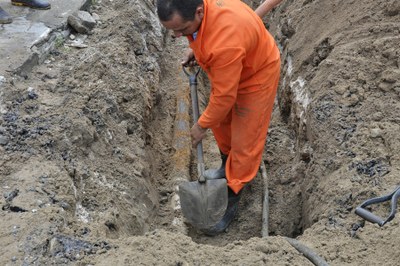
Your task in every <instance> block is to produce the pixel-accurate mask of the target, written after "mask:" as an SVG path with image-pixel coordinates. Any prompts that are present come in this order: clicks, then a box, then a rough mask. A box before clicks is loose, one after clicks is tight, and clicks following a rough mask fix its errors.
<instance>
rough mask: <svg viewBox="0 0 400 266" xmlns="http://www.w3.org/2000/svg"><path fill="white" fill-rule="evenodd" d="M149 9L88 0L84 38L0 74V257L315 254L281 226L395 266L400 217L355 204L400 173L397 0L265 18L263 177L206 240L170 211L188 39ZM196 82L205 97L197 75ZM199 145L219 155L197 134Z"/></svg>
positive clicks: (87, 261)
mask: <svg viewBox="0 0 400 266" xmlns="http://www.w3.org/2000/svg"><path fill="white" fill-rule="evenodd" d="M248 4H249V5H250V6H251V7H252V8H255V7H256V6H257V5H258V4H259V3H255V2H248ZM154 10H155V8H154V3H153V2H151V1H147V0H135V1H130V0H102V1H96V2H95V3H94V4H93V5H92V6H91V7H90V10H89V11H90V12H92V13H96V14H98V15H99V17H100V21H99V22H98V24H97V26H96V28H95V30H94V31H93V33H92V34H91V35H88V36H87V39H86V40H85V44H86V45H87V47H86V48H80V49H79V48H74V47H71V46H69V45H68V43H69V42H70V40H69V39H66V40H65V42H64V43H60V44H59V45H58V46H57V49H56V50H54V51H53V52H52V53H51V54H50V56H49V57H48V59H47V60H46V61H45V62H43V64H40V65H38V66H37V67H35V68H34V69H33V70H32V72H31V73H30V74H29V75H28V76H27V77H25V78H22V77H19V76H18V75H13V74H12V73H9V75H8V76H6V77H5V80H2V81H0V82H2V83H3V85H2V91H0V96H1V101H0V111H1V117H0V144H1V145H0V153H1V154H2V156H1V158H0V187H1V192H2V197H1V200H0V205H1V206H2V209H1V210H0V215H1V227H0V237H1V241H0V243H1V244H0V250H1V251H0V264H1V265H56V264H58V265H313V263H312V262H311V261H310V260H309V259H307V258H306V257H305V256H304V255H303V254H301V253H300V252H299V251H298V250H297V249H295V248H294V247H293V246H292V245H291V244H290V243H289V242H288V241H287V238H294V239H296V240H298V241H300V243H302V244H303V245H305V246H306V247H308V248H310V249H311V250H312V251H314V252H315V254H317V255H319V256H320V257H321V258H322V259H323V260H325V261H326V262H327V263H328V264H329V265H399V261H398V258H399V255H400V249H399V246H400V237H399V235H400V229H399V225H400V223H399V222H400V218H399V216H395V218H394V219H393V220H392V221H390V222H388V223H387V224H385V225H384V226H382V227H380V226H379V225H377V224H373V223H370V222H366V221H365V220H363V219H362V218H361V217H359V216H357V215H356V214H355V213H354V210H355V208H356V207H357V206H359V205H360V204H361V203H362V202H363V201H365V200H367V199H370V198H372V197H376V196H382V195H386V194H389V193H390V192H392V191H393V190H394V189H395V188H396V187H397V186H398V185H399V184H400V178H399V176H400V156H399V152H398V151H399V150H400V133H399V132H400V117H399V113H400V59H399V58H400V57H399V56H400V50H399V47H400V4H399V1H396V0H384V1H383V0H374V1H373V0H363V1H339V0H329V1H328V0H301V1H293V0H286V1H283V2H282V3H281V5H280V6H279V7H277V8H275V9H274V10H273V11H272V12H271V13H270V14H269V15H268V16H267V17H265V18H264V22H265V25H266V27H267V29H268V30H269V31H270V32H271V33H272V34H273V35H274V36H275V38H276V41H277V43H278V45H279V48H280V50H281V55H282V75H281V82H280V85H279V92H278V96H277V99H276V106H275V109H274V113H273V118H272V122H271V125H270V129H269V133H268V140H267V144H266V148H265V153H264V159H263V162H264V163H265V165H266V169H267V177H268V178H267V179H268V180H267V181H268V182H265V180H264V179H263V178H262V175H261V174H258V175H257V176H256V177H255V179H254V181H253V182H252V183H250V184H249V185H248V186H247V187H245V189H244V191H243V198H242V200H241V202H240V206H239V213H238V216H237V217H236V219H235V220H234V221H233V223H232V225H231V226H230V227H229V230H228V231H227V232H225V233H223V234H221V235H219V236H216V237H207V236H204V235H203V234H202V233H201V232H198V231H196V230H195V229H194V228H191V226H190V225H188V224H186V223H185V220H184V218H183V217H182V214H181V213H180V208H179V199H177V196H176V187H177V184H179V182H182V181H183V180H189V179H195V178H196V160H195V156H194V153H193V152H192V151H191V150H190V144H189V140H188V128H189V127H190V124H191V123H192V122H191V121H190V104H189V93H188V80H187V77H186V76H185V75H184V74H183V73H182V71H181V68H180V60H181V57H182V55H183V51H184V49H185V47H186V45H187V43H186V41H185V40H184V39H174V38H172V37H171V33H170V32H168V31H165V29H163V28H162V27H161V25H160V24H159V22H158V20H157V17H156V14H155V11H154ZM199 91H200V100H201V102H200V105H201V108H204V106H205V105H206V104H207V99H208V93H209V84H208V81H207V77H206V76H205V75H204V74H201V75H200V77H199ZM204 146H205V160H206V162H205V163H206V167H207V168H211V167H217V166H218V164H219V161H218V149H217V148H216V146H215V142H214V140H213V137H212V134H211V132H210V133H209V134H208V136H207V138H206V140H205V141H204ZM265 191H268V202H265V201H264V200H263V198H264V195H265ZM266 206H267V209H268V214H269V219H268V221H264V223H263V220H262V213H263V207H264V208H265V207H266ZM369 210H370V211H371V212H373V213H375V214H376V215H378V216H381V217H383V218H385V217H387V215H388V214H389V212H390V205H389V204H388V203H387V202H386V203H382V204H376V205H373V206H372V207H371V208H370V209H369ZM265 228H268V236H266V235H265V234H264V237H263V235H262V230H263V229H265Z"/></svg>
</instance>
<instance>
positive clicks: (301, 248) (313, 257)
mask: <svg viewBox="0 0 400 266" xmlns="http://www.w3.org/2000/svg"><path fill="white" fill-rule="evenodd" d="M260 172H261V175H262V178H263V180H264V202H263V221H262V222H263V228H262V237H267V236H268V217H269V205H268V182H267V181H268V178H267V170H266V168H265V164H264V161H261V165H260ZM285 239H286V240H287V241H288V242H289V244H290V245H292V246H293V247H294V248H295V249H296V250H297V251H298V252H300V253H301V254H303V255H304V257H306V258H307V259H308V260H309V261H311V262H312V263H313V264H314V265H316V266H328V263H327V262H326V261H325V260H324V259H323V258H321V257H320V256H318V254H317V253H315V252H314V251H313V250H312V249H310V248H309V247H307V246H305V245H304V244H302V243H300V242H299V241H298V240H296V239H293V238H289V237H285Z"/></svg>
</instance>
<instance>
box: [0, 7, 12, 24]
mask: <svg viewBox="0 0 400 266" xmlns="http://www.w3.org/2000/svg"><path fill="white" fill-rule="evenodd" d="M11 22H12V17H11V16H10V15H9V14H8V13H7V12H6V11H4V10H3V9H2V8H1V7H0V24H9V23H11Z"/></svg>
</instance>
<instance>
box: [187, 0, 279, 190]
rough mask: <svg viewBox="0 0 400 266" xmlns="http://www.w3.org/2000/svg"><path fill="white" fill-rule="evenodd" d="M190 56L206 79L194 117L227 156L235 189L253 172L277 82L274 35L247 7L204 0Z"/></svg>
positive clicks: (234, 1) (234, 0)
mask: <svg viewBox="0 0 400 266" xmlns="http://www.w3.org/2000/svg"><path fill="white" fill-rule="evenodd" d="M203 3H204V17H203V20H202V23H201V26H200V28H199V30H198V32H197V36H196V39H193V38H192V36H188V39H189V43H190V47H191V48H192V50H193V52H194V55H195V58H196V61H197V62H198V64H199V65H200V66H201V68H202V69H203V70H204V71H205V72H206V73H207V75H208V77H209V80H210V82H211V93H210V99H209V103H208V105H207V107H206V109H205V110H204V112H203V114H202V115H201V116H200V118H199V120H198V124H199V125H200V126H201V127H203V128H210V129H211V130H212V131H213V133H214V137H215V140H216V142H217V144H218V147H219V148H220V150H221V151H222V152H223V153H224V154H227V155H228V159H227V162H226V169H225V171H226V178H227V181H228V186H229V187H230V188H231V189H232V190H233V191H234V192H235V193H238V192H239V191H240V190H241V189H242V188H243V187H244V185H245V184H246V183H248V182H250V181H251V180H252V179H253V178H254V177H255V176H256V174H257V171H258V169H259V166H260V162H261V158H262V154H263V150H264V145H265V141H266V137H267V132H268V126H269V122H270V118H271V113H272V109H273V105H274V99H275V95H276V90H277V87H278V82H279V74H280V55H279V50H278V48H277V46H276V44H275V40H274V38H273V37H272V36H271V34H270V33H269V32H268V31H267V30H266V29H265V26H264V24H263V22H262V20H261V19H260V17H258V16H257V15H256V14H255V13H254V11H253V10H251V8H250V7H248V6H247V5H246V4H244V3H242V2H241V1H239V0H204V1H203Z"/></svg>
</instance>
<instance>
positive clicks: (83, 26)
mask: <svg viewBox="0 0 400 266" xmlns="http://www.w3.org/2000/svg"><path fill="white" fill-rule="evenodd" d="M68 24H69V25H70V26H71V27H72V28H73V29H74V30H76V31H77V32H78V33H83V34H89V33H90V32H91V31H92V30H93V28H94V26H96V21H95V20H94V18H93V17H92V16H91V15H90V14H89V13H88V12H86V11H77V12H74V13H73V14H72V15H70V16H69V17H68Z"/></svg>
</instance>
